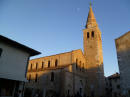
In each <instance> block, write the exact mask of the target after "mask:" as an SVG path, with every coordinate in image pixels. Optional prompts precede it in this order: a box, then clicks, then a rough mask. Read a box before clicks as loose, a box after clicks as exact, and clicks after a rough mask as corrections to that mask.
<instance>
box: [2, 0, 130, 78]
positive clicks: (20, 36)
mask: <svg viewBox="0 0 130 97" xmlns="http://www.w3.org/2000/svg"><path fill="white" fill-rule="evenodd" d="M90 1H92V3H93V5H92V7H93V11H94V14H95V17H96V20H97V22H98V25H99V28H100V30H101V32H102V45H103V57H104V70H105V76H108V75H111V74H113V73H115V72H117V71H119V70H118V63H117V56H116V48H115V41H114V39H115V38H117V37H119V36H121V35H122V34H124V33H126V32H128V31H129V30H130V6H129V5H130V0H0V34H1V35H4V36H6V37H9V38H11V39H13V40H16V41H18V42H20V43H22V44H25V45H27V46H29V47H31V48H33V49H36V50H38V51H40V52H42V54H41V55H39V56H36V57H41V56H49V55H53V54H58V53H63V52H67V51H71V50H75V49H80V48H81V49H83V31H82V30H83V29H84V28H85V24H86V20H87V16H88V11H89V2H90ZM36 57H33V58H36Z"/></svg>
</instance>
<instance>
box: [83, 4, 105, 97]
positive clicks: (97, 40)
mask: <svg viewBox="0 0 130 97" xmlns="http://www.w3.org/2000/svg"><path fill="white" fill-rule="evenodd" d="M83 42H84V56H85V58H86V65H87V76H88V91H89V95H90V96H94V97H95V96H96V97H98V96H102V95H104V94H103V93H104V82H105V81H104V69H103V54H102V39H101V31H100V29H99V27H98V24H97V22H96V18H95V16H94V13H93V10H92V5H90V9H89V13H88V18H87V22H86V26H85V29H84V30H83Z"/></svg>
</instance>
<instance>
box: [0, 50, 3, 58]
mask: <svg viewBox="0 0 130 97" xmlns="http://www.w3.org/2000/svg"><path fill="white" fill-rule="evenodd" d="M2 51H3V50H2V48H0V57H1V55H2Z"/></svg>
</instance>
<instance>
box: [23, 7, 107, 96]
mask: <svg viewBox="0 0 130 97" xmlns="http://www.w3.org/2000/svg"><path fill="white" fill-rule="evenodd" d="M83 33H84V37H83V38H84V53H83V52H82V50H80V49H79V50H73V51H71V52H66V53H61V54H57V55H52V56H47V57H41V58H37V59H32V60H30V62H29V67H28V73H27V77H28V80H29V82H28V83H26V85H25V86H26V90H25V96H26V97H27V96H28V97H29V96H35V95H40V96H42V97H54V96H57V95H58V96H63V97H64V96H65V97H67V96H76V95H77V96H82V97H83V96H92V97H99V96H103V95H104V92H105V91H104V89H105V87H104V84H105V80H104V70H103V54H102V40H101V31H100V30H99V28H98V24H97V22H96V19H95V17H94V13H93V11H92V7H91V6H90V10H89V14H88V19H87V23H86V27H85V29H84V30H83Z"/></svg>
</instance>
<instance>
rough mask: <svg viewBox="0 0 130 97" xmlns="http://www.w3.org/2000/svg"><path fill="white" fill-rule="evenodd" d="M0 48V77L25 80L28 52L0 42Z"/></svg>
mask: <svg viewBox="0 0 130 97" xmlns="http://www.w3.org/2000/svg"><path fill="white" fill-rule="evenodd" d="M0 48H2V50H3V51H2V55H1V57H0V78H7V79H13V80H21V81H23V80H25V73H26V67H27V61H28V58H29V54H28V53H26V52H24V51H21V50H19V49H17V48H14V47H12V46H10V45H7V44H4V43H0Z"/></svg>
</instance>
